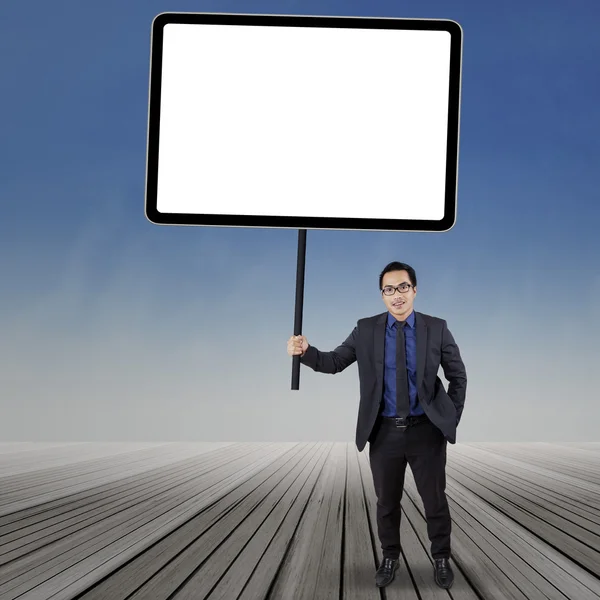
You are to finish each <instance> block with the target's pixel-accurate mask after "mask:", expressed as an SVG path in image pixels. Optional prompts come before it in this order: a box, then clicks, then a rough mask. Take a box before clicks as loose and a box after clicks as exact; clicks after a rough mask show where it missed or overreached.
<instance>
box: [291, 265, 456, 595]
mask: <svg viewBox="0 0 600 600" xmlns="http://www.w3.org/2000/svg"><path fill="white" fill-rule="evenodd" d="M379 289H380V290H381V295H382V298H383V302H384V304H385V306H386V308H387V311H386V312H384V313H382V314H379V315H376V316H374V317H368V318H365V319H360V320H359V321H358V323H357V325H356V327H355V328H354V330H353V331H352V333H351V334H350V335H349V336H348V338H347V339H346V341H344V342H343V343H342V344H341V345H340V346H338V347H337V348H336V349H335V350H333V351H331V352H322V351H320V350H318V349H317V348H315V347H314V346H311V345H309V343H308V341H307V339H306V337H304V336H302V335H301V336H292V337H291V338H290V339H289V340H288V344H287V351H288V354H289V355H290V356H295V355H300V356H301V359H300V361H301V363H302V364H304V365H306V366H308V367H310V368H311V369H313V370H314V371H317V372H319V373H332V374H333V373H339V372H341V371H343V370H344V369H346V368H347V367H349V366H350V365H351V364H352V363H354V362H355V361H356V362H357V364H358V376H359V381H360V405H359V409H358V423H357V427H356V445H357V447H358V450H359V452H362V450H363V449H364V447H365V445H366V443H367V441H368V442H369V459H370V465H371V472H372V475H373V483H374V486H375V493H376V495H377V530H378V535H379V540H380V542H381V549H382V554H383V560H382V562H381V565H380V566H379V569H378V570H377V572H376V575H375V581H376V585H377V586H378V587H384V586H387V585H389V584H390V583H391V582H392V581H393V579H394V576H395V573H396V570H397V568H398V564H399V562H398V559H399V556H400V518H401V508H400V501H401V498H402V492H403V488H404V474H405V470H406V464H407V463H408V464H409V465H410V468H411V471H412V473H413V476H414V479H415V483H416V486H417V490H418V492H419V495H420V496H421V499H422V501H423V506H424V509H425V516H426V519H427V533H428V536H429V540H430V542H431V555H432V558H433V562H434V569H433V572H434V578H435V582H436V583H437V585H438V586H440V587H442V588H446V589H448V588H449V587H450V586H451V585H452V583H453V581H454V574H453V572H452V568H451V566H450V562H449V559H450V530H451V521H450V510H449V507H448V500H447V498H446V493H445V489H446V444H447V441H449V442H450V443H452V444H454V443H456V427H457V425H458V422H459V421H460V417H461V414H462V411H463V406H464V402H465V395H466V388H467V375H466V370H465V366H464V364H463V361H462V359H461V356H460V352H459V349H458V346H457V345H456V343H455V341H454V338H453V337H452V334H451V333H450V331H449V330H448V327H447V325H446V321H444V320H443V319H438V318H436V317H432V316H429V315H425V314H422V313H419V312H415V311H414V310H413V303H414V299H415V297H416V295H417V277H416V274H415V271H414V269H413V268H412V267H410V266H409V265H407V264H405V263H400V262H392V263H390V264H389V265H387V266H386V267H385V269H383V272H382V273H381V275H380V276H379ZM440 366H441V367H442V369H443V371H444V376H445V377H446V379H447V380H448V382H449V385H448V391H447V392H446V390H445V389H444V386H443V384H442V381H441V379H440V378H439V377H438V371H439V367H440Z"/></svg>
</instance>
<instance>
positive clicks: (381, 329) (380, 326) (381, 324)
mask: <svg viewBox="0 0 600 600" xmlns="http://www.w3.org/2000/svg"><path fill="white" fill-rule="evenodd" d="M387 316H388V313H387V312H385V313H383V314H381V315H379V316H378V317H377V319H376V321H375V329H374V331H373V343H374V348H373V357H374V358H375V371H376V373H377V379H378V380H379V381H381V382H383V357H384V353H385V326H386V321H387Z"/></svg>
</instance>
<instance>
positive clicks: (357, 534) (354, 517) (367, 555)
mask: <svg viewBox="0 0 600 600" xmlns="http://www.w3.org/2000/svg"><path fill="white" fill-rule="evenodd" d="M347 460H348V471H347V473H348V475H347V481H346V514H345V520H344V521H345V522H344V534H345V535H344V563H343V572H344V580H343V593H344V598H345V599H347V600H357V599H359V598H360V599H362V600H379V599H380V597H381V595H380V593H379V589H378V588H377V587H376V586H375V571H376V569H377V555H376V553H375V548H374V543H373V542H374V540H373V536H372V532H371V529H370V527H369V516H368V509H367V504H366V501H365V492H364V489H363V483H362V478H361V475H360V467H359V464H358V454H357V449H356V446H354V445H353V446H350V445H348V455H347Z"/></svg>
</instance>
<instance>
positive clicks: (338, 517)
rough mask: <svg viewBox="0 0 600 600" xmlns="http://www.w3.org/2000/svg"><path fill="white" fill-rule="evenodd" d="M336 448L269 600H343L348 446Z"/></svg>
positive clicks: (324, 470)
mask: <svg viewBox="0 0 600 600" xmlns="http://www.w3.org/2000/svg"><path fill="white" fill-rule="evenodd" d="M332 446H333V448H332V450H331V453H330V455H329V457H328V460H327V462H326V463H325V466H324V467H323V472H322V473H321V476H320V477H319V479H318V481H317V484H316V486H315V491H314V493H313V495H312V496H311V498H310V501H309V505H308V507H307V509H306V512H305V513H304V515H303V517H302V519H301V520H300V523H299V526H298V529H297V531H296V533H295V534H294V537H293V539H292V541H291V542H290V547H289V549H288V551H287V553H286V555H285V558H284V561H283V563H282V565H281V568H280V570H279V572H278V573H277V576H276V578H275V581H274V584H273V587H272V589H271V591H270V593H269V595H268V598H269V600H279V599H281V600H286V599H287V598H290V597H292V598H294V600H314V599H315V598H318V599H319V600H339V597H340V581H341V565H342V558H341V551H342V531H343V516H344V505H343V503H344V490H345V481H346V444H343V443H339V442H338V443H334V444H332Z"/></svg>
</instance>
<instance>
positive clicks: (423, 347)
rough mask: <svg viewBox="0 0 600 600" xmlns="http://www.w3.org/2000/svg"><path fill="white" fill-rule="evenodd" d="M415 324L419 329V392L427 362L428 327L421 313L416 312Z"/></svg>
mask: <svg viewBox="0 0 600 600" xmlns="http://www.w3.org/2000/svg"><path fill="white" fill-rule="evenodd" d="M415 324H416V328H417V390H419V389H421V384H422V383H423V377H424V375H425V361H426V360H427V325H426V324H425V319H423V317H422V315H421V313H418V312H416V311H415Z"/></svg>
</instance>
